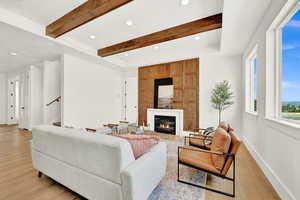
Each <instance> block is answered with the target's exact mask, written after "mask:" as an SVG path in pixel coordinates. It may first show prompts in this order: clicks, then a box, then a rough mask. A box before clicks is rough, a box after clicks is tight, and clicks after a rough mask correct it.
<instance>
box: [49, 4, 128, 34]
mask: <svg viewBox="0 0 300 200" xmlns="http://www.w3.org/2000/svg"><path fill="white" fill-rule="evenodd" d="M131 1H133V0H88V1H87V2H85V3H84V4H82V5H80V6H79V7H77V8H75V9H74V10H72V11H71V12H69V13H67V14H66V15H64V16H63V17H61V18H59V19H57V20H56V21H54V22H53V23H51V24H49V25H48V26H47V27H46V35H47V36H49V37H52V38H57V37H59V36H61V35H63V34H65V33H67V32H69V31H72V30H73V29H75V28H77V27H79V26H81V25H83V24H85V23H88V22H89V21H91V20H93V19H95V18H98V17H100V16H102V15H104V14H106V13H108V12H110V11H112V10H115V9H117V8H119V7H120V6H123V5H125V4H127V3H129V2H131Z"/></svg>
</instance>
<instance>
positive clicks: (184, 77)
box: [139, 58, 199, 131]
mask: <svg viewBox="0 0 300 200" xmlns="http://www.w3.org/2000/svg"><path fill="white" fill-rule="evenodd" d="M164 78H172V79H173V87H174V88H173V90H174V92H173V93H174V96H173V107H172V109H182V110H184V130H185V131H188V130H192V129H194V128H198V127H199V59H198V58H197V59H190V60H183V61H177V62H170V63H164V64H157V65H152V66H146V67H141V68H139V124H140V125H143V123H144V124H147V109H148V108H154V95H155V80H157V79H164Z"/></svg>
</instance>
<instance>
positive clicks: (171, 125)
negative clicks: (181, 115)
mask: <svg viewBox="0 0 300 200" xmlns="http://www.w3.org/2000/svg"><path fill="white" fill-rule="evenodd" d="M154 123H155V126H154V130H155V131H156V132H160V133H168V134H173V135H176V117H175V116H162V115H155V117H154Z"/></svg>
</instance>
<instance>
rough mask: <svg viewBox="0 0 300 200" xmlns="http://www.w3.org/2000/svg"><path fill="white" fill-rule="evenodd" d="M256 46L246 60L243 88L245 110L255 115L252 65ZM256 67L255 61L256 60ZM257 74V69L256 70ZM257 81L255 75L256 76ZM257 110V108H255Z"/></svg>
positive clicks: (255, 56)
mask: <svg viewBox="0 0 300 200" xmlns="http://www.w3.org/2000/svg"><path fill="white" fill-rule="evenodd" d="M257 50H258V45H257V44H256V45H255V46H254V47H253V49H252V51H251V52H250V53H249V55H248V56H247V58H246V63H245V68H246V69H245V77H246V78H245V86H246V99H245V110H246V112H248V113H251V114H252V113H254V114H257V110H256V111H255V110H254V65H253V62H254V60H255V59H256V58H257ZM256 67H257V59H256ZM256 74H257V68H256ZM256 80H257V75H256ZM256 99H257V82H256ZM256 103H257V102H256ZM256 109H257V108H256Z"/></svg>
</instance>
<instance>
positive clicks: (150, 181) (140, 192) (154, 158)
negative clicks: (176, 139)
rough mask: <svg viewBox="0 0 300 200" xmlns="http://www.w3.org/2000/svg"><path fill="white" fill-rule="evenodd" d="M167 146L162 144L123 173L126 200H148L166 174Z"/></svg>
mask: <svg viewBox="0 0 300 200" xmlns="http://www.w3.org/2000/svg"><path fill="white" fill-rule="evenodd" d="M166 167H167V145H166V143H164V142H160V143H158V144H157V145H155V146H154V147H153V148H152V149H151V151H150V152H148V153H146V154H144V155H143V156H141V157H140V158H138V159H137V160H136V161H134V162H133V163H131V164H130V165H129V166H128V167H127V168H126V169H124V170H123V171H122V172H121V179H122V191H123V199H124V200H141V199H147V198H148V196H149V195H150V194H151V192H152V191H153V190H154V189H155V187H156V186H157V185H158V184H159V183H160V181H161V179H162V178H163V177H164V176H165V174H166Z"/></svg>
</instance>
